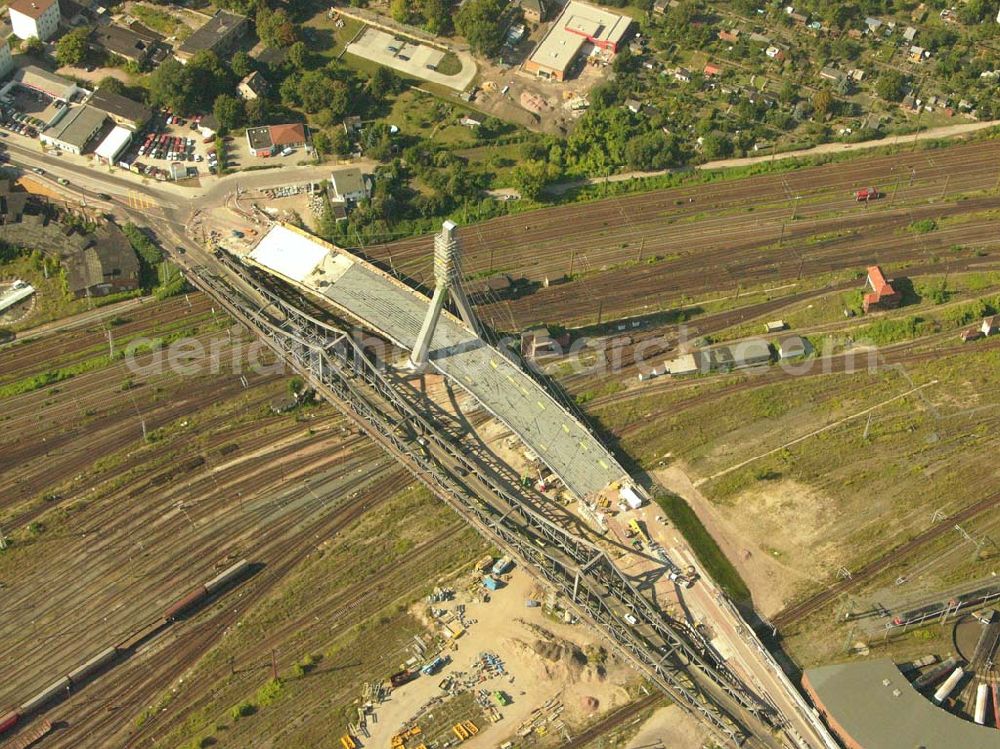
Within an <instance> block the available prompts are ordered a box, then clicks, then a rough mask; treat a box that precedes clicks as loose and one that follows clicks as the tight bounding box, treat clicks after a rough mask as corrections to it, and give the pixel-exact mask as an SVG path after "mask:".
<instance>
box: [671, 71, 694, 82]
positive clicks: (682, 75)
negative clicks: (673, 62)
mask: <svg viewBox="0 0 1000 749" xmlns="http://www.w3.org/2000/svg"><path fill="white" fill-rule="evenodd" d="M674 78H675V79H677V80H678V81H680V82H681V83H690V82H691V71H690V70H688V69H687V68H677V70H675V71H674Z"/></svg>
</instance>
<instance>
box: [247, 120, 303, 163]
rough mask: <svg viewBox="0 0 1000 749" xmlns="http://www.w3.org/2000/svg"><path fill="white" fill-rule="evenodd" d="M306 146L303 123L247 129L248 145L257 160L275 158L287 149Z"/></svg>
mask: <svg viewBox="0 0 1000 749" xmlns="http://www.w3.org/2000/svg"><path fill="white" fill-rule="evenodd" d="M305 144H306V126H305V125H303V124H301V123H293V124H289V125H263V126H261V127H248V128H247V145H248V146H249V147H250V153H252V154H253V155H254V156H256V157H257V158H267V157H268V156H274V154H276V153H279V152H281V151H283V150H284V149H286V148H301V147H303V146H305Z"/></svg>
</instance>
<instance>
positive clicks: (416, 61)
mask: <svg viewBox="0 0 1000 749" xmlns="http://www.w3.org/2000/svg"><path fill="white" fill-rule="evenodd" d="M347 51H348V52H350V53H351V54H352V55H357V56H358V57H363V58H364V59H366V60H371V61H372V62H377V63H378V64H380V65H385V66H386V67H387V68H393V69H394V70H398V71H399V72H401V73H405V74H407V75H410V76H413V77H415V78H422V79H423V80H425V81H431V82H432V83H439V84H441V85H442V86H447V87H448V88H452V89H454V90H456V91H464V90H465V89H466V88H468V87H469V85H470V84H471V83H472V80H473V79H474V78H475V77H476V63H475V62H474V61H473V59H472V57H471V56H469V55H467V54H462V53H456V54H457V55H458V58H459V60H461V62H462V70H461V71H460V72H458V73H456V74H455V75H443V74H441V73H438V72H437V71H436V70H434V69H433V68H434V67H436V66H437V65H438V63H440V62H441V60H442V59H443V58H444V52H442V51H441V50H439V49H437V48H435V47H431V46H428V45H426V44H418V43H417V42H416V41H414V40H410V39H405V38H403V37H397V36H393V35H392V34H389V33H387V32H385V31H380V30H379V29H374V28H371V27H369V28H367V29H365V31H364V33H363V34H362V35H361V36H360V37H358V39H357V40H356V41H355V42H353V43H352V44H350V45H348V47H347ZM428 66H430V67H428Z"/></svg>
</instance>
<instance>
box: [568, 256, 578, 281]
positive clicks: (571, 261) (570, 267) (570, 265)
mask: <svg viewBox="0 0 1000 749" xmlns="http://www.w3.org/2000/svg"><path fill="white" fill-rule="evenodd" d="M575 261H576V250H570V253H569V273H568V274H567V275H569V277H570V278H572V277H573V263H574V262H575Z"/></svg>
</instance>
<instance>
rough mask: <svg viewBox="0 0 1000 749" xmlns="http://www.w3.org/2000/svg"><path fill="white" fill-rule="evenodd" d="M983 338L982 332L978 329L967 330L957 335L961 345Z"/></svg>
mask: <svg viewBox="0 0 1000 749" xmlns="http://www.w3.org/2000/svg"><path fill="white" fill-rule="evenodd" d="M982 337H983V331H982V330H980V329H978V328H968V329H967V330H963V331H962V332H961V334H960V335H959V338H961V339H962V342H963V343H968V342H969V341H976V340H979V339H980V338H982Z"/></svg>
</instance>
